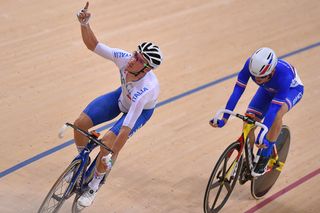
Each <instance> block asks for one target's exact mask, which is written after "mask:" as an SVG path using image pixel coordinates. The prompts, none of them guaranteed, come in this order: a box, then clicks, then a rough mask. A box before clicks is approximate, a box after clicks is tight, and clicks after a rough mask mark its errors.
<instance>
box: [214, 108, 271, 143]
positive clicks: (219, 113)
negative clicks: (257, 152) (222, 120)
mask: <svg viewBox="0 0 320 213" xmlns="http://www.w3.org/2000/svg"><path fill="white" fill-rule="evenodd" d="M223 113H227V114H230V115H233V116H235V117H237V118H240V119H241V120H243V121H244V122H247V123H249V124H254V125H256V126H259V127H261V129H263V131H262V133H261V135H260V137H259V144H262V143H263V138H264V137H265V135H266V134H267V132H268V127H267V126H266V125H264V124H262V123H260V122H258V121H255V120H253V119H252V118H250V117H248V116H244V115H241V114H238V113H235V112H233V111H231V110H228V109H220V110H219V111H218V112H217V113H216V115H215V116H214V118H213V122H214V123H215V124H217V121H218V119H219V117H220V115H221V114H223Z"/></svg>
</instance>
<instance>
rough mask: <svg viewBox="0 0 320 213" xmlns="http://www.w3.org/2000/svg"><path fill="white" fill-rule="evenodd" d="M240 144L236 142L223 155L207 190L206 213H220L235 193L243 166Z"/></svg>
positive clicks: (205, 197)
mask: <svg viewBox="0 0 320 213" xmlns="http://www.w3.org/2000/svg"><path fill="white" fill-rule="evenodd" d="M239 152H240V143H239V142H234V143H232V144H231V145H230V146H228V148H227V149H226V150H225V151H224V152H223V153H222V155H221V156H220V158H219V160H218V162H217V163H216V165H215V167H214V169H213V171H212V173H211V176H210V179H209V181H208V185H207V188H206V192H205V196H204V203H203V208H204V212H205V213H216V212H219V211H220V210H221V209H222V207H223V206H224V205H225V204H226V202H227V200H228V199H229V197H230V195H231V192H232V191H233V189H234V187H235V184H236V183H237V179H238V177H239V173H240V170H241V166H242V156H241V157H240V158H239V154H240V153H239Z"/></svg>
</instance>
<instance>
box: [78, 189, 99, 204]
mask: <svg viewBox="0 0 320 213" xmlns="http://www.w3.org/2000/svg"><path fill="white" fill-rule="evenodd" d="M96 193H97V192H96V191H94V190H93V189H89V190H88V191H86V192H84V193H83V195H81V197H80V198H79V199H78V204H79V205H80V206H83V207H89V206H90V205H91V204H92V203H93V200H94V198H95V197H96Z"/></svg>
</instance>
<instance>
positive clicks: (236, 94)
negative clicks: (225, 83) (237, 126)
mask: <svg viewBox="0 0 320 213" xmlns="http://www.w3.org/2000/svg"><path fill="white" fill-rule="evenodd" d="M244 90H245V89H244V88H243V87H241V86H239V85H238V84H236V85H235V86H234V90H233V92H232V94H231V96H230V98H229V100H228V102H227V105H226V109H228V110H231V111H233V110H234V108H235V107H236V105H237V103H238V101H239V99H240V97H241V95H242V94H243V92H244ZM229 117H230V115H229V114H227V113H225V114H224V115H223V118H224V119H226V120H228V118H229Z"/></svg>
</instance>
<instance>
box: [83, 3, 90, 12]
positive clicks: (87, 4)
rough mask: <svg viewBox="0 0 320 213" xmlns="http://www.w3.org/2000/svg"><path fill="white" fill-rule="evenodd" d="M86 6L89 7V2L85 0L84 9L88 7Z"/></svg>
mask: <svg viewBox="0 0 320 213" xmlns="http://www.w3.org/2000/svg"><path fill="white" fill-rule="evenodd" d="M88 7H89V2H88V1H87V3H86V6H84V8H83V9H84V10H87V9H88Z"/></svg>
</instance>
